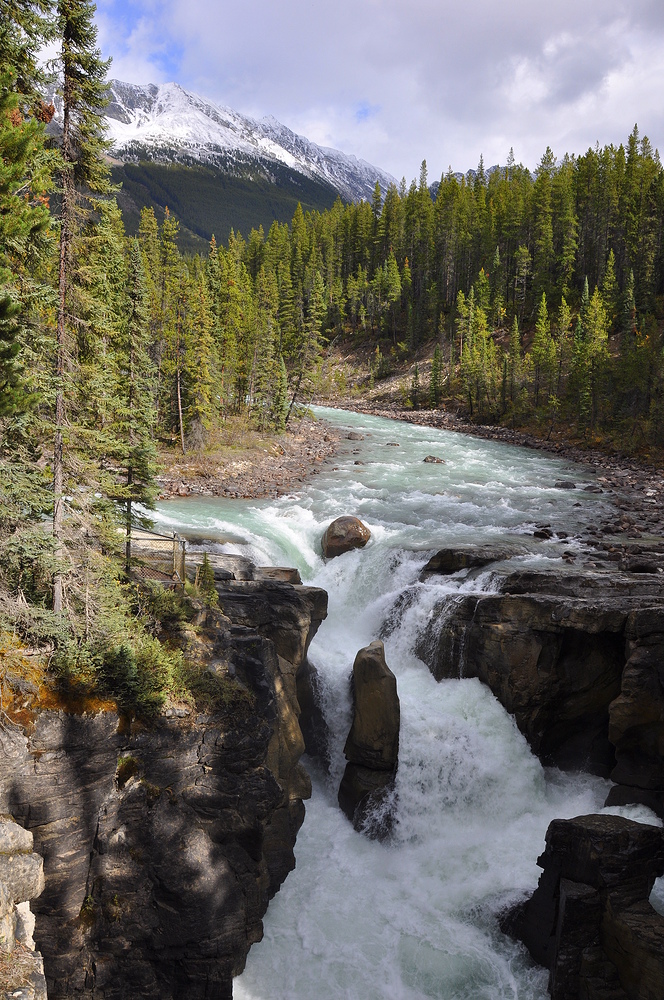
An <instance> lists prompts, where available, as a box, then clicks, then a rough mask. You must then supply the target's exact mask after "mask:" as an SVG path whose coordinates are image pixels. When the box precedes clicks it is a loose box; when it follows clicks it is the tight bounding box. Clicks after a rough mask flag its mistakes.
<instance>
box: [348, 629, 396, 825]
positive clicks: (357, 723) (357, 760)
mask: <svg viewBox="0 0 664 1000" xmlns="http://www.w3.org/2000/svg"><path fill="white" fill-rule="evenodd" d="M351 690H352V695H353V722H352V725H351V729H350V732H349V734H348V739H347V740H346V745H345V747H344V754H345V756H346V760H347V761H348V764H347V765H346V770H345V771H344V775H343V778H342V780H341V785H340V786H339V805H340V806H341V809H342V810H343V812H344V813H345V815H346V816H347V817H348V819H350V820H351V822H352V823H353V825H354V826H355V828H356V829H357V830H364V831H365V832H366V833H368V834H369V835H370V836H375V837H383V836H385V835H386V834H387V833H388V832H389V829H390V827H391V817H390V816H389V813H388V812H386V811H385V810H383V811H382V814H380V810H379V807H380V806H381V805H383V806H385V805H387V803H388V799H389V794H390V792H391V790H392V788H393V785H394V775H395V774H396V769H397V764H398V757H399V726H400V706H399V696H398V694H397V682H396V677H395V676H394V674H393V673H392V671H391V670H390V668H389V667H388V666H387V663H386V662H385V647H384V646H383V643H382V642H381V641H380V640H377V641H376V642H372V643H370V644H369V645H368V646H365V647H364V648H363V649H361V650H360V651H359V652H358V654H357V656H356V657H355V662H354V664H353V673H352V679H351ZM374 813H378V814H380V815H378V816H377V818H376V820H375V821H374V820H372V814H374Z"/></svg>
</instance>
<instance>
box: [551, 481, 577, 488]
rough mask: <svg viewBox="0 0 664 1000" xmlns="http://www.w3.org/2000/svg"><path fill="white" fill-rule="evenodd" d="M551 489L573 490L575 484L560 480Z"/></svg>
mask: <svg viewBox="0 0 664 1000" xmlns="http://www.w3.org/2000/svg"><path fill="white" fill-rule="evenodd" d="M553 488H554V489H556V490H575V489H576V483H573V482H571V481H570V480H569V479H561V480H559V481H558V482H557V483H554V484H553Z"/></svg>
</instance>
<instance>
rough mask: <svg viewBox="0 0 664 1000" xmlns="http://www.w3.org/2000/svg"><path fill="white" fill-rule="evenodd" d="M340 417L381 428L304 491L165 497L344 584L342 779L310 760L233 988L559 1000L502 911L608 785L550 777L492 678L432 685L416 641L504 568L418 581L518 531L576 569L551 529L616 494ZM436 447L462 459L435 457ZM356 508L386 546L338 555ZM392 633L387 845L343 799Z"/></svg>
mask: <svg viewBox="0 0 664 1000" xmlns="http://www.w3.org/2000/svg"><path fill="white" fill-rule="evenodd" d="M325 416H326V417H328V418H330V419H332V420H333V421H334V422H335V423H337V424H340V425H345V426H347V427H348V428H349V429H350V428H351V427H352V429H353V430H355V431H360V432H361V433H364V434H365V438H364V440H363V441H361V442H359V443H358V442H355V441H354V442H353V443H352V446H351V445H350V443H349V446H348V448H347V451H348V454H346V455H343V454H342V455H339V457H338V458H337V459H336V460H335V464H336V466H337V468H336V470H335V471H327V472H326V471H325V470H324V471H323V472H322V473H321V474H320V475H319V476H317V477H316V480H315V481H314V482H312V483H310V484H309V485H307V486H305V487H303V488H302V490H301V492H300V493H299V494H298V495H297V496H293V497H284V498H281V499H280V500H278V501H270V502H267V501H265V502H255V501H254V502H238V501H210V500H205V501H203V500H200V501H198V500H195V501H191V500H189V501H184V502H182V501H177V502H172V503H168V504H166V505H163V507H162V508H161V509H160V522H161V524H162V525H163V526H168V525H170V526H180V527H185V526H186V527H187V528H189V529H194V530H199V529H200V530H201V533H202V534H209V533H212V534H213V535H214V536H215V537H218V538H219V539H220V542H219V544H220V545H221V546H222V548H223V550H224V551H229V552H236V553H240V554H243V555H247V556H248V557H249V558H251V559H253V560H254V561H255V562H256V563H258V564H264V565H265V564H274V565H296V566H297V567H298V568H299V569H300V571H301V573H302V576H303V578H304V580H305V582H307V583H312V584H315V585H316V586H320V587H324V588H325V589H326V590H327V591H328V594H329V609H330V610H329V617H328V619H327V621H326V622H324V623H323V625H322V626H321V629H320V631H319V633H318V635H317V637H316V639H315V640H314V643H313V644H312V648H311V652H310V658H311V660H312V662H313V663H314V664H315V665H316V666H317V668H318V670H319V672H320V676H321V679H322V684H323V697H324V709H325V714H326V718H327V721H328V724H329V727H330V730H331V734H332V747H331V757H332V764H331V769H330V774H329V775H324V774H323V773H322V772H320V771H319V770H318V769H317V767H316V765H315V764H312V762H309V764H310V768H311V770H312V771H313V775H314V792H313V797H312V799H311V801H310V802H309V803H307V818H306V820H305V823H304V826H303V827H302V830H301V831H300V833H299V835H298V840H297V845H296V848H295V853H296V857H297V868H296V870H295V871H294V872H292V873H291V874H290V875H289V876H288V878H287V880H286V882H285V883H284V885H283V887H282V888H281V890H280V892H279V893H278V895H277V896H276V897H275V899H274V900H273V901H272V902H271V903H270V907H269V910H268V913H267V915H266V918H265V938H264V940H263V941H262V942H261V943H260V944H258V945H255V946H254V947H253V948H252V950H251V952H250V954H249V959H248V963H247V968H246V971H245V972H244V974H243V975H242V976H241V977H240V978H239V979H237V980H236V981H235V987H234V996H235V998H236V1000H312V998H314V997H315V998H320V1000H425V998H438V1000H471V998H472V1000H502V998H510V1000H512V998H518V1000H543V998H544V997H546V995H547V994H546V982H547V975H548V974H547V973H546V972H545V971H544V970H542V969H539V968H537V967H535V966H534V965H533V964H532V962H531V961H530V959H529V958H528V956H527V955H526V953H525V951H524V949H523V948H521V946H519V945H517V944H515V943H514V942H512V941H510V940H509V939H507V938H506V937H504V936H503V935H502V934H501V933H500V931H499V929H498V925H497V919H496V914H497V913H498V911H499V910H500V909H501V908H503V907H505V906H506V905H508V904H509V903H510V902H512V901H515V900H516V899H518V898H519V897H520V896H521V894H522V893H523V892H525V891H526V890H529V891H531V890H532V889H533V888H534V887H535V885H536V882H537V878H538V875H539V869H538V868H537V866H536V863H535V862H536V859H537V857H538V855H539V854H540V853H541V851H542V850H543V846H544V835H545V832H546V828H547V826H548V824H549V822H550V821H551V819H553V818H554V817H565V816H574V815H579V814H582V813H588V812H595V811H598V810H600V809H601V806H602V802H603V801H604V798H605V796H606V790H607V786H608V783H607V782H606V781H603V780H602V779H599V778H593V777H589V776H583V775H577V776H569V775H563V774H561V773H560V772H558V771H550V770H549V771H546V770H544V769H543V768H542V767H541V765H540V764H539V762H538V761H537V760H536V758H535V757H533V755H532V754H531V752H530V750H529V748H528V746H527V744H526V742H525V739H524V738H523V737H522V736H521V734H520V733H519V732H518V730H517V729H516V726H515V724H514V722H513V720H512V719H511V718H510V716H509V715H507V713H506V712H505V711H504V710H503V709H502V707H501V706H500V705H499V704H498V702H497V701H496V699H495V698H494V697H493V696H492V694H491V693H490V691H489V690H488V689H487V688H485V687H483V686H482V685H481V684H480V683H479V681H477V680H459V681H455V680H448V681H443V682H442V683H440V684H438V683H436V682H435V681H434V679H433V677H432V676H431V674H430V673H429V671H428V670H427V668H426V667H425V666H424V664H423V663H422V662H421V661H420V660H419V659H418V658H417V657H416V656H415V654H414V652H413V649H414V646H415V643H416V639H417V638H418V637H419V636H420V635H421V634H422V632H423V631H424V630H426V629H427V628H430V627H431V621H432V615H433V614H434V609H435V608H436V606H437V605H439V604H440V602H441V600H443V599H446V600H447V601H448V602H449V603H448V610H449V612H450V613H451V612H452V609H453V604H454V601H455V599H458V598H459V597H460V596H462V595H463V594H466V593H469V592H481V591H483V590H490V589H493V588H494V587H495V579H494V578H493V577H492V576H491V574H490V573H485V574H482V575H480V576H478V577H474V578H472V579H471V578H470V577H468V576H467V575H466V574H464V573H459V574H455V575H454V576H452V577H447V578H441V580H442V581H444V582H437V583H436V582H431V581H429V582H427V583H426V584H422V583H420V582H419V574H420V571H421V568H422V566H423V565H424V563H425V562H426V560H427V558H428V556H429V555H430V554H431V552H432V551H433V550H435V549H436V548H440V547H443V546H446V545H454V544H459V543H469V542H472V543H478V544H485V543H489V542H500V543H506V542H507V543H509V542H512V543H518V544H519V545H521V546H523V547H524V551H525V553H526V554H524V555H521V556H519V557H518V558H517V560H515V561H516V562H517V563H521V564H524V565H527V566H533V567H541V566H546V565H549V566H550V565H555V566H557V567H560V566H561V562H560V554H561V551H562V549H563V544H561V543H560V542H556V541H555V540H552V541H545V542H535V541H534V540H533V538H532V531H533V527H534V525H535V524H536V523H538V522H542V521H547V522H549V523H551V525H552V527H553V528H554V529H556V528H558V529H562V530H565V531H567V532H568V533H570V534H573V533H574V532H577V531H581V530H582V529H583V527H584V525H585V524H587V523H590V522H593V521H595V520H597V519H598V518H599V517H601V513H602V511H603V510H604V505H605V501H604V499H603V497H602V496H599V495H597V494H594V493H584V492H583V491H582V490H576V491H562V490H555V489H554V488H553V483H554V482H555V481H556V479H560V478H566V479H569V478H571V476H573V477H574V478H575V479H576V481H577V483H578V485H579V486H583V485H585V484H586V483H589V484H590V483H592V482H593V479H592V476H591V474H590V472H587V471H586V470H584V469H582V468H579V467H576V468H574V467H573V468H571V469H570V466H569V464H568V463H566V462H562V461H559V460H553V459H550V458H547V457H543V456H542V455H541V454H539V453H537V452H529V451H525V450H522V449H518V448H512V447H510V446H506V445H503V444H494V443H491V442H485V441H478V440H475V439H472V438H467V437H462V436H460V435H455V434H451V433H449V432H444V431H436V430H431V429H427V428H420V427H415V426H412V425H407V424H395V423H393V422H389V421H384V420H380V419H378V418H371V417H360V416H357V415H354V414H339V413H335V412H326V413H325ZM389 441H398V442H399V445H400V447H399V448H395V447H388V444H387V442H389ZM355 452H357V455H356V454H355ZM430 453H434V454H438V455H440V456H441V457H443V458H444V459H445V464H444V465H438V464H424V463H423V461H422V460H423V458H424V456H425V455H427V454H430ZM355 461H362V462H364V463H365V464H363V465H360V466H358V465H355V464H354V463H355ZM341 514H355V515H357V516H359V517H360V518H362V520H363V521H365V523H367V524H368V525H369V527H370V528H371V531H372V539H371V541H370V543H369V544H368V545H367V547H366V548H365V549H363V550H362V551H354V552H350V553H346V554H345V555H344V556H342V557H339V558H337V559H332V560H330V561H329V562H327V563H325V562H323V560H322V558H321V556H320V548H319V543H320V537H321V535H322V533H323V531H324V529H325V527H327V525H328V524H329V522H330V521H331V520H332V519H333V518H335V517H337V516H339V515H341ZM224 538H230V539H231V540H230V541H226V542H224V541H223V539H224ZM576 544H577V543H575V542H573V541H571V542H570V541H569V540H566V541H565V543H564V547H567V548H569V547H570V546H571V547H574V546H575V545H576ZM550 560H555V562H554V563H552V562H551V561H550ZM404 593H406V594H407V598H406V599H404V598H403V596H402V595H404ZM395 608H398V609H399V610H398V613H397V611H395ZM381 632H382V634H383V635H384V637H385V650H386V659H387V662H388V664H389V666H390V667H391V669H392V670H393V671H394V673H395V674H396V676H397V684H398V692H399V697H400V701H401V737H400V749H399V769H398V773H397V780H396V795H397V803H398V805H397V818H396V826H395V831H394V835H393V838H392V840H391V841H389V842H387V843H378V842H375V841H370V840H368V839H366V838H365V837H363V836H362V835H360V834H358V833H356V832H355V830H354V829H353V827H352V826H351V824H350V823H349V822H348V821H347V820H346V818H345V817H344V815H343V814H342V813H341V811H340V809H339V807H338V805H337V802H336V793H337V789H338V786H339V781H340V779H341V775H342V773H343V769H344V765H345V761H344V758H343V745H344V741H345V738H346V735H347V733H348V728H349V725H350V704H349V693H348V679H349V673H350V669H351V666H352V663H353V660H354V657H355V654H356V652H357V650H358V649H359V648H360V647H362V646H365V645H367V644H368V643H369V642H371V641H372V640H373V639H375V638H377V637H378V635H379V634H381ZM460 655H461V656H462V651H460ZM305 762H306V758H305ZM614 811H615V810H614ZM623 812H625V811H624V810H623ZM635 818H636V816H635ZM649 821H650V822H653V821H654V820H653V817H652V815H650V816H649Z"/></svg>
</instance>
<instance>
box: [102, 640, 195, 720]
mask: <svg viewBox="0 0 664 1000" xmlns="http://www.w3.org/2000/svg"><path fill="white" fill-rule="evenodd" d="M181 665H182V654H180V653H171V652H169V651H168V650H166V649H165V648H164V646H162V645H161V643H160V642H158V641H157V639H153V638H151V637H149V636H146V637H143V638H142V639H140V640H139V641H137V642H134V643H133V644H132V645H130V644H129V643H128V642H124V643H122V644H121V645H119V646H115V647H111V648H110V649H106V650H104V652H103V655H102V660H101V666H100V670H99V683H100V686H101V690H102V691H103V692H104V693H105V694H108V695H110V696H111V697H112V698H114V699H115V700H116V701H117V703H118V707H119V708H120V709H122V710H124V711H130V712H133V713H135V714H136V715H138V716H140V717H141V718H145V719H151V718H154V717H155V716H156V715H158V714H159V711H160V710H161V708H162V707H163V704H164V701H165V700H166V695H167V693H171V694H172V693H175V692H176V691H177V689H178V679H179V670H180V668H181Z"/></svg>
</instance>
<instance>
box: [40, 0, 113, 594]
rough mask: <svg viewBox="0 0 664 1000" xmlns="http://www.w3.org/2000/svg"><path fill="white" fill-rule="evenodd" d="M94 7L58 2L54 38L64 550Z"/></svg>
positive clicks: (101, 96)
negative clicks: (76, 259)
mask: <svg viewBox="0 0 664 1000" xmlns="http://www.w3.org/2000/svg"><path fill="white" fill-rule="evenodd" d="M94 11H95V6H94V4H93V3H91V2H90V0H58V2H57V7H56V23H57V35H58V39H59V44H60V57H59V71H60V75H61V83H62V133H61V137H60V144H59V145H60V155H61V158H62V167H61V169H60V185H61V191H60V202H61V209H60V254H59V269H58V316H57V350H56V366H55V378H56V397H55V434H54V447H53V494H54V503H53V537H54V538H55V540H56V545H57V546H58V549H59V552H60V553H61V551H62V525H63V515H64V510H63V490H64V430H65V392H66V388H65V375H66V357H67V353H68V338H69V337H70V335H71V327H72V320H73V318H74V317H73V315H72V313H71V311H70V309H69V304H70V299H71V290H72V274H71V267H72V250H73V241H74V237H75V232H76V227H77V223H78V222H79V216H80V211H81V210H84V206H85V204H86V202H87V204H88V205H89V204H90V200H91V199H94V197H95V196H96V195H100V194H105V193H107V192H108V167H107V166H106V163H105V161H104V160H103V158H102V153H103V152H104V150H105V149H106V144H105V143H104V140H103V117H102V116H103V110H104V108H105V106H106V103H107V97H106V82H105V81H106V72H107V69H108V65H109V63H108V62H104V61H103V60H102V59H101V54H100V52H99V49H97V47H96V43H97V28H96V27H95V24H94V21H93V17H94ZM53 610H54V611H55V612H60V611H62V576H61V574H60V572H56V574H55V576H54V580H53Z"/></svg>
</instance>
